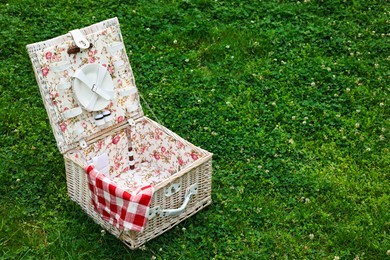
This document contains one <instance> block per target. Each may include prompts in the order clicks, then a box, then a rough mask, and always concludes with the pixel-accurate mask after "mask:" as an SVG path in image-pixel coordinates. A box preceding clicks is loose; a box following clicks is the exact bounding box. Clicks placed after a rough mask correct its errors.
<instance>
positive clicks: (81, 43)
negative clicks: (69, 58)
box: [68, 29, 92, 54]
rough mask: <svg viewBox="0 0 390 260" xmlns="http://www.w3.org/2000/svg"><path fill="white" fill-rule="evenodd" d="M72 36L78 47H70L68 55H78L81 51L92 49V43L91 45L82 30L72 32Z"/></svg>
mask: <svg viewBox="0 0 390 260" xmlns="http://www.w3.org/2000/svg"><path fill="white" fill-rule="evenodd" d="M70 34H71V35H72V37H73V40H74V42H75V43H76V46H73V47H70V48H69V49H68V54H76V53H78V52H80V51H83V50H86V49H88V48H91V47H92V43H90V42H89V41H88V40H87V38H86V37H85V36H84V34H83V33H82V32H81V31H80V30H78V29H77V30H73V31H70Z"/></svg>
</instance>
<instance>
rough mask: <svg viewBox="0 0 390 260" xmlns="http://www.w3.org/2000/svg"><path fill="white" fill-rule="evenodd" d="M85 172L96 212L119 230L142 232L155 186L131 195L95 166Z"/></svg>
mask: <svg viewBox="0 0 390 260" xmlns="http://www.w3.org/2000/svg"><path fill="white" fill-rule="evenodd" d="M85 171H86V173H87V176H88V184H89V185H88V186H89V189H90V190H91V193H92V204H93V206H94V208H95V211H96V212H98V213H99V214H100V215H101V216H102V217H103V219H105V220H106V221H107V222H109V223H110V224H111V225H114V226H115V227H117V228H119V229H122V230H134V231H142V230H143V228H144V227H145V225H146V222H147V213H148V209H149V205H150V203H151V201H152V196H153V186H151V185H148V186H144V187H142V188H140V189H138V190H136V191H135V192H133V193H132V194H130V193H129V192H127V191H125V190H123V189H121V188H118V187H117V186H116V184H115V183H114V182H113V181H111V180H110V179H109V178H107V177H106V176H105V175H104V174H102V173H100V172H99V171H97V170H96V169H95V168H94V167H93V165H89V166H87V167H85Z"/></svg>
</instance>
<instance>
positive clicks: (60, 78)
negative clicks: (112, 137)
mask: <svg viewBox="0 0 390 260" xmlns="http://www.w3.org/2000/svg"><path fill="white" fill-rule="evenodd" d="M86 38H87V39H88V41H89V42H90V43H92V45H93V47H92V48H90V49H87V50H85V51H82V52H79V53H77V54H71V55H69V54H68V53H67V50H68V49H69V47H71V46H72V45H73V40H72V39H71V38H70V39H69V40H68V41H65V42H64V43H62V44H60V45H56V46H52V47H48V48H46V49H43V50H42V51H40V52H38V53H37V54H38V59H39V62H40V65H41V72H42V75H43V77H44V79H45V83H46V84H45V87H46V89H45V91H44V93H46V95H48V97H47V100H50V102H51V103H50V104H48V105H49V106H51V107H52V108H54V109H52V111H54V114H55V115H54V116H55V118H57V119H58V120H57V122H56V123H57V124H58V129H59V133H56V134H59V135H62V136H63V137H64V141H65V143H66V144H67V145H69V144H72V143H74V142H76V141H78V140H80V139H81V138H84V137H87V136H91V135H92V134H95V133H97V132H99V131H100V130H101V129H100V128H99V127H98V126H97V125H96V124H95V121H94V114H93V113H92V112H88V111H86V110H84V109H83V110H82V111H83V112H82V114H80V115H78V116H76V117H73V118H66V117H64V114H63V113H64V112H65V111H68V110H71V109H73V108H76V107H79V104H78V101H77V100H76V99H75V97H74V95H73V91H72V79H71V77H72V75H73V73H74V72H75V71H76V70H77V69H78V68H80V67H81V66H83V65H85V64H93V63H98V64H101V65H102V66H104V67H106V68H107V70H108V72H109V73H110V75H111V77H112V78H113V83H114V91H115V98H114V100H112V101H111V102H110V104H109V105H108V106H107V107H106V108H105V110H109V111H110V112H111V115H112V116H113V118H114V121H113V123H114V124H116V123H120V122H122V121H123V120H125V118H127V117H129V116H130V113H131V112H129V111H128V107H129V106H131V105H133V104H139V97H138V94H137V93H136V94H131V95H127V96H126V95H125V96H122V95H120V92H121V91H122V90H123V89H127V88H130V87H135V82H134V79H133V77H132V73H130V72H131V71H130V70H131V67H130V64H128V60H127V56H126V53H125V50H124V46H123V43H122V40H121V36H120V32H118V29H117V28H116V27H115V26H111V27H108V28H107V29H104V30H102V31H99V32H97V33H93V34H89V35H86ZM114 45H116V46H118V45H119V46H122V47H119V48H110V47H112V46H114ZM80 128H82V129H83V133H82V134H81V135H80V134H79V133H77V131H75V129H80Z"/></svg>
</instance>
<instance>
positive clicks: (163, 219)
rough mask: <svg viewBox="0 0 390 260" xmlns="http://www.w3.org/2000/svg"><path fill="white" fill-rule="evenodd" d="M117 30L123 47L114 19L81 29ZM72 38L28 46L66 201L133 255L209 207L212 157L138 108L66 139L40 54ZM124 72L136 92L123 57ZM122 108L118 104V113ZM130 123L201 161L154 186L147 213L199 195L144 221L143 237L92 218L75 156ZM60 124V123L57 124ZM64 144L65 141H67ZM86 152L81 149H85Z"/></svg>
mask: <svg viewBox="0 0 390 260" xmlns="http://www.w3.org/2000/svg"><path fill="white" fill-rule="evenodd" d="M109 27H115V28H116V30H117V34H118V35H117V37H118V38H117V39H119V40H120V41H121V42H123V41H122V35H121V33H120V29H119V23H118V20H117V19H116V18H113V19H110V20H107V21H103V22H100V23H98V24H95V25H92V26H89V27H86V28H83V29H81V31H82V32H83V33H84V34H93V33H96V32H98V31H101V30H103V29H106V28H109ZM71 41H72V38H71V36H70V34H66V35H64V36H60V37H57V38H54V39H52V40H48V41H44V42H40V43H36V44H31V45H28V46H27V49H28V52H29V55H30V58H31V61H32V64H33V68H34V72H35V75H36V79H37V82H38V85H39V88H40V92H41V95H42V98H43V102H44V105H45V107H46V110H47V113H48V115H49V118H50V123H51V126H52V128H53V132H54V135H55V137H56V140H57V145H58V147H59V150H60V151H61V152H62V153H63V155H64V159H65V169H66V179H67V188H68V194H69V196H70V198H71V199H72V200H73V201H75V202H76V203H78V204H79V205H80V206H81V208H82V209H83V210H84V211H85V212H86V213H87V214H88V215H89V216H90V217H91V218H92V219H93V220H94V221H95V222H96V223H97V224H99V225H100V226H102V227H103V228H104V229H106V230H107V231H108V232H110V233H111V234H113V235H114V236H116V237H118V238H119V239H120V240H121V241H123V242H124V243H125V244H126V245H127V246H128V247H130V248H131V249H135V248H137V247H139V246H140V245H142V244H144V243H145V242H147V241H149V240H150V239H152V238H154V237H156V236H158V235H160V234H162V233H164V232H165V231H167V230H169V229H170V228H172V227H174V226H175V225H177V224H178V223H180V222H181V221H183V220H184V219H186V218H188V217H190V216H191V215H193V214H195V213H196V212H198V211H199V210H201V209H202V208H204V207H206V206H207V205H209V204H210V203H211V174H212V167H211V162H212V154H211V153H209V152H207V151H205V150H203V149H201V148H199V147H196V146H194V145H193V144H191V143H189V142H188V141H186V140H184V139H183V138H181V137H179V136H178V135H176V134H175V133H173V132H172V131H170V130H169V129H167V128H165V127H163V126H161V125H160V124H158V123H156V122H154V121H153V120H151V119H149V118H147V117H144V116H143V112H142V108H141V107H140V108H139V109H138V110H137V111H135V112H134V113H127V114H126V115H125V120H123V121H121V122H119V123H118V122H116V123H115V124H113V125H112V126H109V127H107V128H105V129H99V128H93V127H91V129H92V130H91V131H90V133H89V135H88V136H84V137H83V138H79V139H72V140H69V139H70V138H69V137H67V136H66V135H65V134H64V131H63V129H62V128H61V125H60V122H62V121H63V120H62V119H61V118H60V117H59V116H58V115H59V112H58V111H56V109H57V110H58V108H56V107H55V106H53V101H52V100H51V98H50V97H51V96H50V95H51V93H50V87H52V86H51V85H50V82H48V81H47V80H46V78H45V75H44V74H43V73H44V72H43V66H42V58H40V56H39V55H41V54H42V51H43V50H47V48H52V47H53V46H58V45H61V44H62V45H63V44H64V42H68V43H69V42H71ZM124 60H125V66H126V72H127V74H126V75H125V79H126V80H127V82H129V84H130V85H133V86H135V81H134V76H133V72H132V69H131V67H130V63H129V62H128V58H127V55H126V57H124ZM135 101H136V102H137V101H138V102H139V97H138V96H136V100H135ZM121 105H123V104H121V103H118V107H119V106H121ZM82 116H83V117H84V118H88V117H91V116H92V114H91V113H87V112H83V114H82ZM129 119H130V121H132V122H134V123H135V124H136V125H137V124H141V122H147V123H148V124H150V125H152V126H153V127H155V128H158V129H159V130H160V131H162V132H163V133H164V136H166V137H165V138H168V139H169V140H171V141H172V140H173V141H176V142H180V143H181V144H183V145H184V146H186V147H187V148H188V149H191V150H192V151H194V152H196V153H197V154H199V155H200V156H199V158H197V159H196V160H194V161H193V162H190V163H187V164H186V165H185V166H184V167H182V168H180V169H178V170H177V171H176V172H174V173H173V174H171V175H170V176H169V177H168V178H166V179H164V180H161V181H159V182H158V183H156V184H155V192H154V194H153V198H152V203H151V206H150V208H151V209H153V208H155V207H160V208H161V209H177V208H179V207H181V206H182V204H183V200H184V197H185V196H186V191H187V190H188V188H189V187H191V186H192V185H194V184H197V185H198V192H197V194H196V195H194V196H193V197H191V199H190V201H189V203H188V204H187V206H186V208H185V210H184V211H183V212H182V213H180V214H178V215H176V216H162V215H161V214H156V215H155V216H154V217H153V218H150V219H149V220H148V223H147V226H146V227H145V229H144V230H143V231H142V232H135V231H123V230H120V229H118V228H117V227H115V226H112V225H111V224H109V223H108V222H106V221H105V220H104V219H103V218H102V217H100V215H99V214H98V213H96V212H95V210H94V208H93V205H92V203H91V194H90V190H89V188H88V180H87V175H86V173H85V171H84V167H85V166H86V161H87V158H82V157H77V158H76V157H75V156H73V155H74V153H77V152H80V153H81V152H82V151H83V148H81V147H80V145H79V143H80V141H83V142H85V143H86V144H87V145H93V144H94V143H96V142H98V141H99V140H102V138H104V137H106V136H109V135H111V134H112V133H113V132H115V131H118V130H120V129H123V128H126V127H129V125H128V123H127V120H129ZM61 120H62V121H61ZM66 122H67V124H71V123H72V121H66ZM67 138H68V139H67ZM84 148H85V147H84ZM172 185H179V186H180V189H178V190H176V191H175V192H174V193H173V194H172V195H169V196H167V191H168V190H169V189H171V187H172Z"/></svg>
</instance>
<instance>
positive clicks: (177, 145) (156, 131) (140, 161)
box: [70, 118, 203, 191]
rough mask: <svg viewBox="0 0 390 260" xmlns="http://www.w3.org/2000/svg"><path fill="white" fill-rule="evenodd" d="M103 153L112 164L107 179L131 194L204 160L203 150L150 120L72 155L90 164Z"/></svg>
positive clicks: (142, 121) (143, 120)
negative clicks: (131, 155)
mask: <svg viewBox="0 0 390 260" xmlns="http://www.w3.org/2000/svg"><path fill="white" fill-rule="evenodd" d="M129 130H130V131H129ZM129 132H130V133H131V134H130V135H128V133H129ZM129 145H131V147H132V148H133V150H134V160H135V169H134V170H130V169H129V157H128V148H129ZM103 153H107V154H108V157H109V160H110V166H109V167H110V170H109V175H110V176H108V177H109V178H111V179H112V180H113V181H114V182H115V183H117V184H118V186H119V187H121V188H122V189H125V190H128V191H132V190H136V189H138V188H140V187H143V186H146V185H149V184H152V185H155V184H157V183H159V182H161V181H163V180H165V179H166V178H168V177H170V176H171V175H172V174H175V173H177V172H178V171H180V170H182V169H185V168H186V167H188V166H189V165H190V164H191V163H193V162H195V161H196V160H198V159H199V158H201V157H202V156H203V153H202V152H201V150H198V149H196V148H195V147H194V146H193V145H189V144H185V143H183V142H182V141H181V140H179V139H177V138H174V137H172V136H171V135H169V134H168V133H166V132H165V131H164V130H163V129H162V128H160V127H158V126H157V125H156V124H155V123H153V122H152V121H151V120H150V119H148V118H143V119H142V120H140V121H138V122H137V123H136V125H135V126H134V127H132V128H131V129H124V130H121V131H120V132H118V133H114V134H112V135H109V136H107V137H105V138H103V139H101V140H99V141H97V142H95V143H93V144H91V145H89V146H88V147H87V148H86V149H84V150H79V151H77V152H74V153H71V154H70V157H71V158H78V159H82V161H84V162H85V163H86V164H88V163H89V162H90V160H91V159H92V158H93V157H96V156H99V155H101V154H103Z"/></svg>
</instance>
